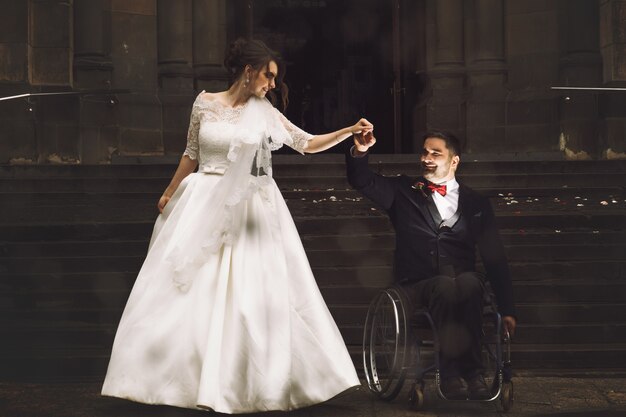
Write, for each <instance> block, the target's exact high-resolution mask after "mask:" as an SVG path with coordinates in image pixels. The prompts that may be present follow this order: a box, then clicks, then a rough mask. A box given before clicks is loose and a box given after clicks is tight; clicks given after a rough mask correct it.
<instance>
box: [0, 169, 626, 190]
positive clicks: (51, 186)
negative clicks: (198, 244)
mask: <svg viewBox="0 0 626 417" xmlns="http://www.w3.org/2000/svg"><path fill="white" fill-rule="evenodd" d="M386 174H388V175H395V172H393V173H392V172H387V173H386ZM415 174H416V175H417V172H416V173H415ZM169 180H170V176H164V177H119V176H112V177H84V176H76V177H59V178H54V177H47V176H46V177H41V178H20V177H18V178H4V179H3V181H2V182H0V192H2V193H20V192H31V193H32V192H44V193H51V192H81V193H82V192H92V193H96V192H97V193H101V192H119V193H124V192H142V191H147V190H154V191H155V192H159V191H162V190H163V189H165V187H166V186H167V185H168V183H169ZM459 180H460V181H462V182H463V183H465V184H466V185H468V186H470V187H472V188H496V189H502V190H506V188H509V187H513V188H528V187H530V188H532V187H536V186H537V185H538V184H541V187H544V188H546V187H551V188H564V187H566V188H568V187H574V188H593V187H594V186H595V185H597V184H598V183H601V184H602V186H603V187H605V188H616V189H619V188H620V187H624V185H626V183H625V179H624V172H623V171H620V172H605V173H601V174H593V175H590V174H588V173H584V172H583V173H577V172H572V173H563V174H561V173H554V174H550V175H545V174H497V175H494V174H469V175H459ZM276 182H277V184H278V185H279V186H280V187H281V188H284V189H293V188H296V189H297V188H307V189H318V190H325V189H328V188H334V189H351V188H352V187H351V186H350V185H349V184H348V181H347V179H346V177H345V172H344V173H341V174H338V175H337V174H335V175H332V176H331V175H327V174H321V173H317V174H316V175H308V174H306V173H302V175H299V176H281V175H277V176H276Z"/></svg>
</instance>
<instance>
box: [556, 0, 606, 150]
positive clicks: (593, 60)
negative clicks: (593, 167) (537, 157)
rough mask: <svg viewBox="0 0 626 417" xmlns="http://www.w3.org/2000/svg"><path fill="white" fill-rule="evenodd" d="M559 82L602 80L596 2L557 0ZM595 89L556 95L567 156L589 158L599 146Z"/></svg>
mask: <svg viewBox="0 0 626 417" xmlns="http://www.w3.org/2000/svg"><path fill="white" fill-rule="evenodd" d="M559 12H560V15H561V31H560V33H561V44H562V51H561V58H560V60H559V75H560V84H561V85H562V86H573V87H597V86H600V85H601V81H602V58H601V56H600V51H599V39H598V34H599V13H598V3H597V2H595V1H588V0H561V2H560V4H559ZM598 98H599V96H598V93H593V92H589V91H586V92H580V93H576V92H567V91H565V92H564V93H563V96H562V97H561V98H560V102H559V107H560V112H559V113H560V127H561V132H560V145H561V150H563V151H564V152H565V157H566V158H567V159H589V158H590V157H592V156H598V154H599V152H600V149H599V147H598V145H599V139H600V132H599V125H598Z"/></svg>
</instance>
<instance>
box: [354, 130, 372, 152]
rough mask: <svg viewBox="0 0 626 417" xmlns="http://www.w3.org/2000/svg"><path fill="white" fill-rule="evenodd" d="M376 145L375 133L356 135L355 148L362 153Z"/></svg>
mask: <svg viewBox="0 0 626 417" xmlns="http://www.w3.org/2000/svg"><path fill="white" fill-rule="evenodd" d="M375 143H376V138H375V137H374V132H373V131H372V130H370V131H369V132H361V133H355V134H354V147H355V148H356V150H357V151H358V152H360V153H365V152H367V151H368V150H369V148H371V147H372V146H374V144H375Z"/></svg>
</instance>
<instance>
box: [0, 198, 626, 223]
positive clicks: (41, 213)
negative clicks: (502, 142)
mask: <svg viewBox="0 0 626 417" xmlns="http://www.w3.org/2000/svg"><path fill="white" fill-rule="evenodd" d="M299 195H304V193H299ZM100 197H101V196H100V195H97V194H92V195H87V196H85V197H84V198H83V199H81V200H80V201H78V200H74V201H72V200H71V199H70V200H69V201H65V200H62V199H57V198H56V197H55V199H53V200H54V201H48V202H46V201H41V199H40V198H37V199H34V200H32V201H20V199H19V198H14V197H13V196H5V197H2V196H0V198H5V199H6V201H8V202H3V203H2V204H0V209H1V210H2V213H3V217H2V219H1V220H0V224H31V223H35V224H36V223H43V222H46V223H50V222H52V223H61V222H67V223H70V222H72V223H73V222H116V221H125V222H128V221H154V219H155V218H156V217H157V215H158V210H157V208H156V201H157V200H158V197H155V198H154V199H131V198H122V197H115V198H112V199H110V200H106V201H104V200H102V199H101V198H100ZM491 200H492V205H493V207H494V210H495V212H496V215H497V216H498V219H499V220H500V218H506V217H511V216H515V217H520V216H521V217H527V216H534V217H536V216H538V215H542V214H543V213H548V214H553V215H554V214H556V213H561V216H564V217H568V216H586V217H594V216H605V215H622V216H624V215H625V214H626V200H623V199H622V198H621V197H611V196H604V195H603V196H595V197H580V196H573V197H572V196H570V197H560V198H554V199H553V198H550V199H547V198H541V199H540V198H536V197H533V198H529V197H526V198H520V197H494V198H492V199H491ZM0 201H2V200H0ZM287 206H288V207H289V210H290V212H291V214H292V215H293V216H294V217H295V218H302V217H324V218H326V217H329V216H336V217H346V216H361V217H363V216H372V215H381V216H382V215H384V212H383V211H382V210H379V209H378V208H377V206H376V205H374V204H373V203H371V202H370V201H368V200H366V199H364V198H361V197H359V196H358V195H357V194H354V196H353V197H339V198H338V197H336V196H334V195H331V196H328V197H323V198H320V199H315V198H307V197H299V198H294V199H290V200H287ZM521 224H522V225H523V223H521Z"/></svg>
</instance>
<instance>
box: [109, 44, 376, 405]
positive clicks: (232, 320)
mask: <svg viewBox="0 0 626 417" xmlns="http://www.w3.org/2000/svg"><path fill="white" fill-rule="evenodd" d="M224 63H225V65H226V68H227V69H228V71H229V72H230V74H231V77H232V81H233V82H232V85H231V87H230V88H229V89H228V90H227V91H223V92H219V93H205V92H202V93H200V94H199V95H198V97H197V98H196V100H195V102H194V104H193V109H192V113H191V122H190V125H189V132H188V136H187V148H186V150H185V152H184V154H183V157H182V158H181V160H180V164H179V166H178V169H177V170H176V173H175V174H174V177H173V179H172V181H171V183H170V185H169V186H168V187H167V189H166V190H165V192H164V194H163V196H162V197H161V198H160V200H159V203H158V207H159V210H160V211H161V214H160V215H159V217H158V218H157V221H156V224H155V226H154V231H153V235H152V239H151V241H150V246H149V250H148V254H147V256H146V259H145V262H144V264H143V266H142V268H141V271H140V272H139V276H138V277H137V280H136V282H135V285H134V287H133V289H132V292H131V294H130V297H129V299H128V302H127V304H126V308H125V310H124V313H123V315H122V319H121V321H120V324H119V327H118V330H117V334H116V336H115V342H114V344H113V352H112V354H111V360H110V362H109V367H108V371H107V375H106V379H105V381H104V386H103V388H102V394H103V395H107V396H114V397H120V398H126V399H130V400H133V401H138V402H142V403H148V404H167V405H172V406H177V407H185V408H201V409H209V410H214V411H217V412H222V413H249V412H255V411H266V410H292V409H295V408H299V407H304V406H308V405H312V404H316V403H320V402H323V401H326V400H328V399H330V398H332V397H334V396H336V395H337V394H339V393H341V392H343V391H345V390H347V389H349V388H351V387H354V386H357V385H359V384H360V383H359V379H358V377H357V375H356V372H355V370H354V366H353V364H352V361H351V359H350V356H349V354H348V351H347V349H346V347H345V344H344V342H343V339H342V337H341V334H340V333H339V330H338V329H337V326H336V324H335V322H334V321H333V319H332V317H331V315H330V313H329V311H328V308H327V307H326V305H325V303H324V300H323V299H322V296H321V294H320V292H319V289H318V288H317V285H316V282H315V279H314V277H313V274H312V272H311V268H310V266H309V263H308V260H307V258H306V255H305V252H304V249H303V247H302V243H301V241H300V238H299V236H298V232H297V230H296V227H295V225H294V223H293V220H292V218H291V215H290V213H289V211H288V209H287V206H286V204H285V201H284V199H283V198H282V196H281V194H280V192H279V190H278V187H277V186H276V183H275V182H274V180H273V179H272V166H271V151H272V150H275V149H278V148H280V147H281V146H282V145H287V146H289V147H291V148H293V149H295V150H296V151H298V152H300V153H305V152H306V153H315V152H320V151H323V150H325V149H328V148H330V147H332V146H334V145H335V144H337V143H339V142H341V141H343V140H344V139H346V138H348V137H349V136H350V135H352V134H354V133H357V132H361V131H365V132H367V131H371V130H372V129H373V126H372V125H371V124H370V123H369V122H368V121H367V120H365V119H361V120H360V121H359V122H358V123H356V124H355V125H353V126H349V127H345V128H343V129H340V130H338V131H336V132H332V133H328V134H324V135H316V136H312V135H310V134H308V133H306V132H304V131H302V130H301V129H299V128H298V127H296V126H294V125H293V124H292V123H291V122H289V120H287V119H286V118H285V117H284V116H283V115H282V114H281V113H280V112H279V111H278V110H277V109H276V108H274V107H273V106H272V105H271V104H270V102H269V101H268V100H267V99H266V98H265V96H266V94H268V93H271V90H272V89H274V87H275V86H276V85H279V86H280V87H282V77H283V75H284V69H283V63H282V61H281V59H280V57H279V55H278V54H277V53H276V52H274V51H272V50H270V49H269V48H268V47H267V46H266V45H265V44H264V43H263V42H261V41H258V40H243V39H239V40H237V41H235V42H233V44H231V46H230V48H229V50H228V51H227V56H226V59H225V61H224ZM280 91H281V92H282V96H283V97H282V99H283V101H284V102H285V101H286V94H285V93H286V88H280ZM196 167H198V171H197V172H194V171H195V169H196Z"/></svg>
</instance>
